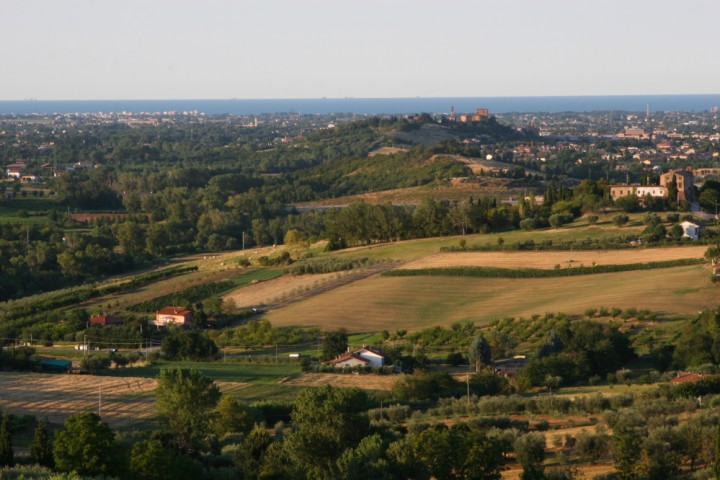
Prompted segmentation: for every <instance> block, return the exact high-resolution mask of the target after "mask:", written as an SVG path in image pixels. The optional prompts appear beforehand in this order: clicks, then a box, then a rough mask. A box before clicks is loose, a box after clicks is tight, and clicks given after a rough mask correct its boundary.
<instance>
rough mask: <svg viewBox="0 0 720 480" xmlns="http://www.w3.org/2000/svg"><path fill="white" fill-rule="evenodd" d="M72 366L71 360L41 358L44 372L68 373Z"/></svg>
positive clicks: (41, 367)
mask: <svg viewBox="0 0 720 480" xmlns="http://www.w3.org/2000/svg"><path fill="white" fill-rule="evenodd" d="M71 367H72V362H71V361H70V360H60V359H59V358H41V359H40V369H41V370H42V371H43V372H53V373H67V372H69V371H70V368H71Z"/></svg>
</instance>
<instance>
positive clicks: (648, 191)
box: [610, 185, 668, 200]
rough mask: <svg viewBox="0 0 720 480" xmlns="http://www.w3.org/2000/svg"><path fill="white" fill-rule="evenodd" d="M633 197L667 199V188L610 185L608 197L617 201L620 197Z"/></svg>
mask: <svg viewBox="0 0 720 480" xmlns="http://www.w3.org/2000/svg"><path fill="white" fill-rule="evenodd" d="M628 195H635V196H637V197H638V198H639V199H643V198H645V197H646V196H647V195H650V196H651V197H658V198H667V196H668V190H667V187H661V186H658V185H612V186H611V187H610V197H611V198H612V199H613V200H617V199H618V198H620V197H626V196H628Z"/></svg>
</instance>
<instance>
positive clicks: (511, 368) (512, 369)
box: [495, 355, 527, 378]
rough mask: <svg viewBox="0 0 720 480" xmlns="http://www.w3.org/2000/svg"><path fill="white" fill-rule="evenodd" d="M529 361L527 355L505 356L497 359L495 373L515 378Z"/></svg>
mask: <svg viewBox="0 0 720 480" xmlns="http://www.w3.org/2000/svg"><path fill="white" fill-rule="evenodd" d="M525 363H527V358H526V357H525V355H516V356H514V357H512V358H503V359H500V360H496V361H495V373H496V374H498V375H500V376H501V377H508V378H513V377H514V376H515V375H517V373H518V372H519V371H520V370H522V368H523V367H524V366H525Z"/></svg>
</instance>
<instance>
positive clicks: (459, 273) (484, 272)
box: [382, 258, 703, 278]
mask: <svg viewBox="0 0 720 480" xmlns="http://www.w3.org/2000/svg"><path fill="white" fill-rule="evenodd" d="M701 263H703V260H702V259H698V258H684V259H679V260H668V261H664V262H646V263H630V264H627V265H595V266H592V267H571V268H560V269H554V270H545V269H537V268H499V267H475V266H472V267H439V268H417V269H407V270H389V271H387V272H384V273H383V274H382V275H384V276H388V277H422V276H447V277H479V278H551V277H572V276H577V275H590V274H594V273H615V272H628V271H633V270H652V269H656V268H670V267H683V266H687V265H698V264H701Z"/></svg>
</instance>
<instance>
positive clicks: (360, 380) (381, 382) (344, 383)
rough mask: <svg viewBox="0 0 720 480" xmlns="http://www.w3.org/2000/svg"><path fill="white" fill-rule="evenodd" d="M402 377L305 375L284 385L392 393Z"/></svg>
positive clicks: (340, 374)
mask: <svg viewBox="0 0 720 480" xmlns="http://www.w3.org/2000/svg"><path fill="white" fill-rule="evenodd" d="M400 378H402V375H352V374H343V373H304V374H302V375H301V376H299V377H297V378H291V379H290V380H286V381H285V382H283V384H284V385H295V386H298V387H321V386H323V385H332V386H333V387H343V388H350V387H357V388H362V389H365V390H386V391H390V390H391V389H392V387H393V385H395V382H397V381H398V380H399V379H400Z"/></svg>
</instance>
